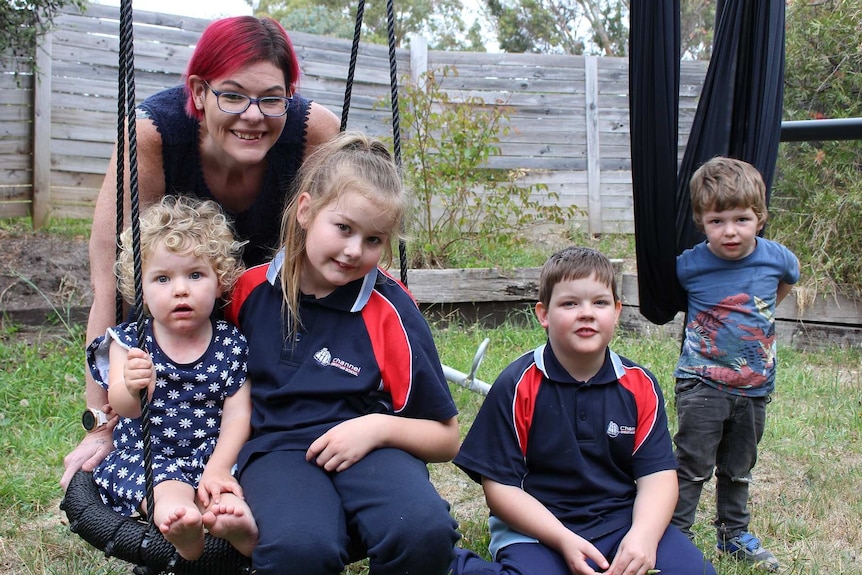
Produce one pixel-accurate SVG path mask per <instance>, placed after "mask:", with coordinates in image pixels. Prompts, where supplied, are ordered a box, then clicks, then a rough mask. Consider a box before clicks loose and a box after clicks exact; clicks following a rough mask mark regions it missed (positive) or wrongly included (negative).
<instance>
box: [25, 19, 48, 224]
mask: <svg viewBox="0 0 862 575" xmlns="http://www.w3.org/2000/svg"><path fill="white" fill-rule="evenodd" d="M52 39H53V33H52V32H48V33H46V34H45V35H44V36H42V37H41V38H40V39H39V40H38V41H37V45H36V54H35V58H34V68H35V69H34V71H33V72H34V73H33V189H32V197H31V202H30V217H31V219H32V220H33V227H34V228H35V229H37V230H38V229H41V228H42V227H44V226H45V224H46V223H47V222H48V216H49V214H50V212H51V46H52Z"/></svg>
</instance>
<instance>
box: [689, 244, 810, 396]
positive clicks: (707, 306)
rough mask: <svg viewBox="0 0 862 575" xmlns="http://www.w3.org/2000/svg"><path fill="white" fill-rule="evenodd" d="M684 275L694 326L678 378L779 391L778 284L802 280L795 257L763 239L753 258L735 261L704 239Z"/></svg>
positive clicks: (731, 388) (749, 391)
mask: <svg viewBox="0 0 862 575" xmlns="http://www.w3.org/2000/svg"><path fill="white" fill-rule="evenodd" d="M676 272H677V277H678V278H679V282H680V284H681V285H682V287H683V289H685V291H686V292H687V297H688V323H687V324H686V326H685V342H684V344H683V347H682V350H681V353H680V357H679V363H678V364H677V367H676V370H675V371H674V377H676V378H677V379H694V380H698V381H702V382H704V383H706V384H708V385H711V386H713V387H715V388H717V389H721V390H724V391H727V392H729V393H733V394H736V395H746V396H751V397H762V396H765V395H769V394H770V393H772V391H773V390H774V389H775V366H776V353H775V350H776V342H775V306H776V298H777V291H778V284H779V283H780V282H784V283H787V284H794V283H796V282H797V281H799V263H798V261H797V259H796V256H794V255H793V252H791V251H790V250H789V249H787V248H786V247H784V246H783V245H781V244H779V243H777V242H773V241H771V240H767V239H763V238H757V245H756V246H755V249H754V251H753V252H751V254H749V255H748V256H746V257H744V258H742V259H739V260H727V259H723V258H720V257H718V256H717V255H715V254H713V253H712V252H711V251H710V250H709V248H708V247H707V244H706V242H703V243H700V244H698V245H696V246H694V247H693V248H691V249H689V250H685V251H684V252H683V253H682V254H680V255H679V256H678V257H677V260H676Z"/></svg>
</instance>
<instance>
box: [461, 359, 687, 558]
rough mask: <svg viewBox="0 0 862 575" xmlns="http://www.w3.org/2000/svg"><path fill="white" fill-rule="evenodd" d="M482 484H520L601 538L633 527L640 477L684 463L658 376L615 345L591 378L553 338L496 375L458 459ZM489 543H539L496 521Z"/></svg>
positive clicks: (575, 526)
mask: <svg viewBox="0 0 862 575" xmlns="http://www.w3.org/2000/svg"><path fill="white" fill-rule="evenodd" d="M454 462H455V464H456V465H458V466H459V467H461V468H462V469H463V470H464V471H465V472H467V474H468V475H469V476H470V477H471V478H472V479H473V480H475V481H477V482H481V481H482V477H487V478H489V479H492V480H493V481H496V482H498V483H501V484H504V485H511V486H516V487H519V488H521V489H523V490H524V491H526V492H527V493H529V494H531V495H532V496H533V497H535V498H536V499H537V500H539V501H540V502H541V503H542V504H543V505H545V507H547V508H548V509H549V510H550V511H551V512H552V513H553V514H554V516H555V517H557V519H559V520H560V521H561V522H562V523H564V524H565V525H566V526H567V527H568V528H569V529H570V530H572V531H574V532H575V533H577V534H578V535H580V536H581V537H584V538H585V539H593V538H596V537H599V536H601V535H604V534H606V533H609V532H611V531H615V530H617V529H619V528H622V527H624V526H627V525H630V524H631V521H632V507H633V504H634V498H635V494H636V490H637V488H636V485H635V481H636V480H637V479H638V478H639V477H643V476H645V475H649V474H651V473H655V472H658V471H665V470H669V469H676V459H675V457H674V454H673V447H672V444H671V439H670V433H669V431H668V427H667V414H666V412H665V409H664V398H663V396H662V392H661V388H660V387H659V385H658V382H657V381H656V379H655V377H654V376H653V375H652V374H651V373H650V372H649V371H647V370H646V369H644V368H643V367H641V366H639V365H637V364H635V363H634V362H632V361H630V360H628V359H626V358H624V357H621V356H619V355H617V354H616V353H614V352H612V351H610V350H607V352H606V355H605V362H604V365H603V366H602V368H601V369H600V370H599V372H598V373H597V374H596V375H595V376H594V377H593V378H592V379H590V380H589V381H588V382H580V381H577V380H575V379H573V378H572V377H571V376H570V375H569V374H568V372H567V371H566V370H565V369H564V368H563V367H562V366H561V365H560V363H559V361H558V360H557V358H556V356H555V355H554V353H553V351H552V350H551V346H550V344H545V345H542V346H541V347H539V348H537V349H535V350H534V351H532V352H530V353H527V354H524V355H522V356H521V357H520V358H518V359H516V360H515V361H514V362H512V363H511V364H510V365H509V366H508V367H506V369H505V370H503V372H502V373H501V374H500V376H499V377H498V378H497V380H496V382H495V383H494V385H492V386H491V390H490V391H489V393H488V397H487V398H486V399H485V402H484V403H483V405H482V407H481V408H480V410H479V413H478V414H477V415H476V420H475V422H474V423H473V426H472V427H471V429H470V432H469V433H468V434H467V437H466V438H465V440H464V443H463V445H462V446H461V451H460V452H459V453H458V456H457V457H456V458H455V460H454ZM490 524H491V549H492V553H494V554H495V555H496V551H497V550H498V549H500V548H501V547H504V546H505V545H508V544H511V543H515V542H523V541H532V542H534V541H535V539H530V538H527V537H525V536H523V535H521V534H519V533H517V532H515V531H513V530H511V529H510V528H508V526H506V525H505V524H503V523H502V522H501V521H499V520H498V519H496V518H495V517H492V518H491V521H490Z"/></svg>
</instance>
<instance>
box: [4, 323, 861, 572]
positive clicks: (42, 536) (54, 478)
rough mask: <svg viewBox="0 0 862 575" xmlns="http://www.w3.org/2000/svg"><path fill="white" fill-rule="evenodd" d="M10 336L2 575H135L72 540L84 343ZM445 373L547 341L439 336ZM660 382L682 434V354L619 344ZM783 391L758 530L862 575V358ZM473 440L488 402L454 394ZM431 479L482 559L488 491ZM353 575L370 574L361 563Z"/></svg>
mask: <svg viewBox="0 0 862 575" xmlns="http://www.w3.org/2000/svg"><path fill="white" fill-rule="evenodd" d="M19 331H20V328H18V327H16V326H8V325H7V326H6V327H4V328H3V329H2V331H0V452H2V455H3V466H2V471H0V571H2V572H3V573H8V574H13V575H19V574H55V573H56V574H67V573H75V574H79V575H88V574H114V573H117V574H119V573H129V572H130V570H131V567H130V566H129V565H128V564H125V563H123V562H120V561H117V560H114V559H106V558H105V557H104V555H103V554H102V552H101V551H98V550H95V549H92V548H91V547H89V546H88V545H87V544H86V543H85V542H84V541H83V540H81V539H80V538H78V536H77V535H74V534H72V533H70V532H69V530H68V527H67V526H66V525H65V524H64V523H63V519H64V517H63V515H62V513H61V512H60V511H59V509H58V507H57V506H58V503H59V501H60V498H61V496H62V493H61V489H60V486H59V484H58V479H59V477H60V475H61V474H62V468H63V456H64V455H65V454H66V453H67V452H68V451H69V450H70V449H71V448H72V447H73V445H74V444H75V443H76V442H77V441H78V439H79V438H80V436H81V430H80V425H79V423H78V421H79V415H80V412H81V409H82V406H83V370H84V362H83V346H84V340H83V335H82V332H81V331H80V330H79V329H77V328H73V329H72V330H71V331H63V332H62V334H61V336H60V337H57V336H56V332H54V333H55V335H53V336H50V337H49V336H47V335H40V334H28V335H27V337H26V338H24V337H22V334H21V333H19ZM435 334H436V337H437V342H438V346H439V347H440V351H441V357H442V359H443V362H444V363H445V364H446V365H448V366H451V367H454V368H456V369H459V370H461V371H467V370H468V369H469V366H470V364H471V361H472V358H473V354H474V352H475V350H476V348H477V346H478V345H479V343H480V342H481V341H482V340H483V339H484V338H485V337H489V338H490V339H491V345H490V347H489V349H488V353H487V355H486V358H485V361H484V363H482V365H481V367H480V368H479V373H478V376H479V378H481V379H483V380H485V381H488V382H492V381H493V379H494V377H495V376H496V374H497V373H498V372H499V371H500V369H502V368H503V367H504V366H505V365H506V364H507V363H508V362H510V361H511V360H512V359H514V358H515V357H516V356H518V355H519V354H520V353H522V352H523V351H526V350H527V349H530V348H532V347H534V346H536V345H538V344H539V343H541V342H542V341H543V339H544V335H543V333H542V332H541V330H539V329H536V328H525V327H518V326H514V325H510V326H504V327H501V328H496V329H485V328H482V327H479V326H473V325H470V326H458V327H451V326H450V327H445V326H435ZM613 347H614V349H615V350H616V351H618V352H619V353H620V354H622V355H625V356H628V357H631V358H632V359H634V360H636V361H638V362H640V363H641V364H643V365H645V366H646V367H648V368H649V369H650V370H652V371H653V372H654V373H655V374H656V375H657V376H658V378H659V380H660V381H661V382H662V385H663V387H664V389H665V394H666V401H667V403H668V410H669V415H670V420H671V426H672V427H673V426H674V425H675V416H674V408H673V395H672V392H671V389H672V380H671V377H670V376H671V373H672V370H673V367H674V364H675V362H676V354H677V349H678V342H677V341H674V340H672V339H670V338H644V337H631V336H626V335H625V334H622V335H619V336H618V337H617V339H616V341H615V343H614V345H613ZM779 361H780V367H779V380H778V390H777V392H776V394H775V396H774V398H773V402H772V403H771V405H770V407H769V412H768V421H767V428H766V435H765V437H764V439H763V441H762V443H761V448H760V460H759V462H758V464H757V467H756V468H755V483H754V484H753V486H752V498H751V511H752V530H753V531H754V532H756V533H757V535H759V536H760V537H761V538H762V539H763V540H764V544H765V545H766V546H767V547H768V548H769V549H770V550H772V551H773V552H774V553H775V555H776V556H777V557H778V559H779V560H780V561H781V563H782V565H783V569H782V571H781V572H782V573H783V574H800V575H801V574H811V575H814V574H820V575H826V574H829V575H837V574H839V573H840V574H842V575H862V555H860V542H862V527H860V520H859V518H860V517H862V479H860V478H862V437H860V435H862V392H860V383H859V379H860V365H862V351H860V350H859V349H839V348H829V349H823V350H819V351H816V352H815V351H811V352H801V351H795V350H793V349H790V348H787V347H782V348H780V349H779ZM452 391H453V395H454V396H455V399H456V401H457V403H458V406H459V409H460V410H461V415H460V422H461V428H462V433H466V431H467V429H468V428H469V425H470V422H471V421H472V419H473V417H474V415H475V413H476V410H477V409H478V407H479V405H480V404H481V401H482V396H480V395H478V394H475V393H472V392H469V391H467V390H464V389H463V388H460V387H457V386H453V389H452ZM431 473H432V479H433V481H434V482H435V485H437V487H438V489H439V490H440V492H441V493H442V494H443V496H444V497H445V498H446V499H447V500H449V501H450V502H451V504H452V513H453V515H454V516H455V517H456V519H457V520H458V521H459V523H460V525H461V530H462V533H463V535H464V541H463V544H464V545H465V546H469V547H471V548H473V549H476V550H479V551H484V549H485V548H486V546H487V533H486V525H485V520H486V511H485V507H484V501H483V499H482V495H481V491H480V490H479V489H478V487H477V486H476V485H474V484H472V483H471V482H470V481H469V480H468V479H467V477H466V476H465V475H464V474H463V473H461V472H460V471H458V470H457V469H455V468H454V466H452V465H451V464H435V465H432V466H431ZM712 506H713V503H712V491H711V484H709V486H708V487H707V489H706V490H705V493H704V497H703V501H702V506H701V514H700V516H699V519H698V526H697V533H698V542H699V544H700V545H701V547H702V548H704V549H705V550H707V554H708V556H709V557H710V558H712V559H713V560H714V561H715V563H716V567H717V569H718V572H719V573H722V574H725V575H740V574H746V573H752V572H753V571H751V570H750V569H749V568H747V567H746V566H742V565H738V564H736V563H735V562H733V561H730V560H727V559H723V558H717V557H716V556H715V554H714V552H713V550H712V547H713V544H714V543H713V531H712V529H711V527H710V526H709V522H710V509H711V508H712ZM348 572H349V573H354V574H359V573H366V572H367V569H366V568H365V566H364V565H362V564H357V565H354V566H351V567H350V568H349V571H348Z"/></svg>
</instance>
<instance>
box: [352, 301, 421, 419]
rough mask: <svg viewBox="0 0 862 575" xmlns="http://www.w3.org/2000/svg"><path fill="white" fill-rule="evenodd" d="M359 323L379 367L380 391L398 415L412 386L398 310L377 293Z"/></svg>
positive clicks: (408, 351)
mask: <svg viewBox="0 0 862 575" xmlns="http://www.w3.org/2000/svg"><path fill="white" fill-rule="evenodd" d="M362 319H363V321H365V327H366V329H367V330H368V336H369V337H370V338H371V348H372V349H373V350H374V358H375V360H377V365H378V366H379V367H380V374H381V377H382V379H383V382H382V383H383V390H384V391H386V392H388V393H389V395H390V396H391V397H392V407H393V409H394V410H395V412H396V413H398V412H399V411H401V410H402V409H404V406H405V405H407V401H408V400H409V399H410V390H411V386H412V385H413V354H412V350H411V349H410V339H409V338H408V336H407V330H406V329H404V323H403V322H402V321H401V315H400V314H399V313H398V310H397V309H396V308H395V306H394V305H393V304H392V302H391V301H389V300H388V299H386V298H385V297H384V296H383V295H382V294H381V293H380V292H378V291H377V290H374V291H373V292H372V293H371V297H370V298H369V300H368V303H367V304H366V305H365V307H363V308H362Z"/></svg>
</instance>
